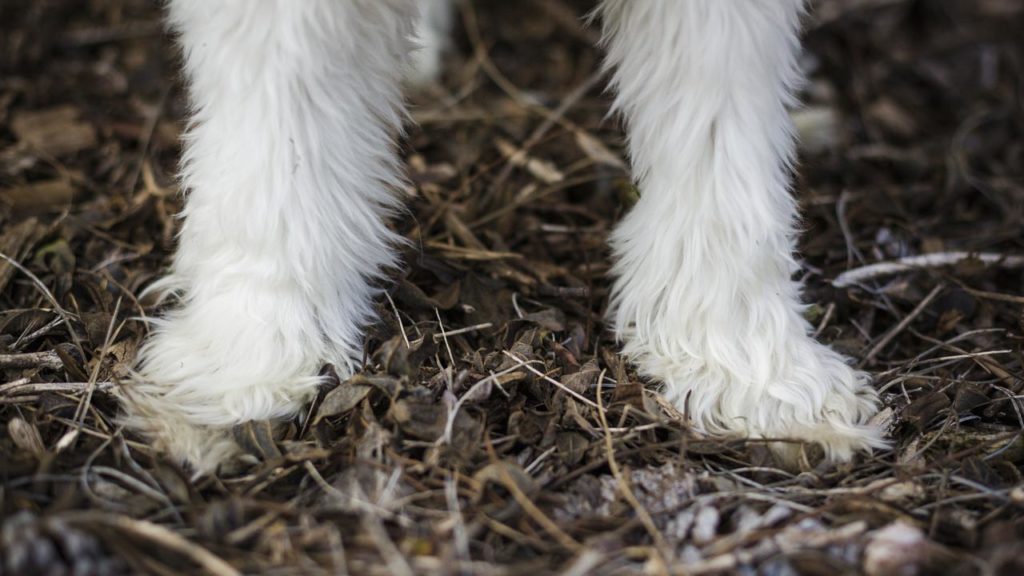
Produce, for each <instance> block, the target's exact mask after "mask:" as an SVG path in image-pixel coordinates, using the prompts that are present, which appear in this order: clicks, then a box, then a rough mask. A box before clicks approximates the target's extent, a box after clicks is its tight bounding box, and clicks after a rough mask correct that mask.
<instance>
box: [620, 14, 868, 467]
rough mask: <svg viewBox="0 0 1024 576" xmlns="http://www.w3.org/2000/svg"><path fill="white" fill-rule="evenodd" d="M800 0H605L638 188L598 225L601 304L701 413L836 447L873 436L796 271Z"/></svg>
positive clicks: (783, 448) (650, 368)
mask: <svg viewBox="0 0 1024 576" xmlns="http://www.w3.org/2000/svg"><path fill="white" fill-rule="evenodd" d="M802 4H803V2H802V1H801V0H736V1H723V0H679V1H660V0H605V1H604V3H603V5H602V12H603V13H602V16H603V20H604V25H605V38H606V43H607V48H608V61H609V63H610V64H611V65H612V66H614V69H615V72H614V85H615V87H616V88H617V89H618V98H617V108H618V109H619V110H620V111H621V112H622V113H623V114H624V116H625V118H626V122H627V127H628V136H629V147H630V154H631V157H632V163H633V171H634V175H635V177H636V178H637V180H638V182H639V187H640V193H641V197H640V200H639V202H638V203H637V205H636V206H635V207H634V208H633V209H632V211H631V212H630V213H629V214H628V215H627V216H626V217H625V218H624V219H623V221H622V222H621V223H620V224H619V226H618V228H617V229H616V230H615V232H614V234H613V237H612V248H613V251H614V253H615V257H616V263H615V268H614V272H615V275H616V281H615V284H614V289H613V296H612V313H611V317H612V320H613V321H614V324H615V329H616V331H617V335H618V336H619V337H620V339H621V340H623V341H624V346H625V347H624V351H625V353H626V354H627V355H628V356H629V357H630V358H631V359H633V360H634V361H635V362H636V363H637V365H638V367H639V368H640V369H641V371H642V372H643V373H644V374H645V375H647V376H650V377H652V378H655V379H657V380H660V381H661V382H663V383H664V385H665V391H666V393H667V394H668V396H669V397H671V398H672V399H674V400H675V401H676V402H677V403H678V405H679V406H680V408H683V409H685V410H686V411H687V412H688V413H689V415H690V417H691V418H692V419H693V420H694V422H695V423H696V424H697V425H698V426H699V427H701V428H703V429H704V430H706V431H710V432H726V433H734V434H735V433H738V434H743V435H750V436H755V437H765V438H792V439H797V440H803V441H808V442H815V443H818V444H820V445H821V446H823V447H824V448H825V450H826V452H827V454H828V456H829V457H831V458H832V459H847V458H849V457H850V456H851V454H852V453H853V452H854V451H855V450H860V449H869V448H872V447H879V446H882V445H883V443H882V441H881V440H880V435H879V432H878V431H877V430H875V429H872V428H870V427H868V426H866V425H864V422H865V420H866V418H868V417H869V416H870V415H871V414H873V413H874V412H875V410H876V395H875V393H874V391H873V389H872V388H871V387H870V384H869V381H868V378H867V376H866V375H865V374H863V373H861V372H858V371H856V370H854V369H852V368H851V367H850V366H849V365H848V364H847V361H846V359H845V358H843V357H842V356H840V355H839V354H837V353H836V352H834V351H833V350H831V349H830V348H828V347H826V346H824V345H822V344H819V343H818V342H816V341H814V340H813V339H812V337H811V336H810V335H809V325H808V323H807V321H806V320H805V319H804V317H803V315H802V312H803V310H804V306H803V304H802V303H801V300H800V286H799V284H798V283H797V282H795V281H794V280H793V279H792V276H793V273H794V272H795V271H796V270H797V265H796V263H795V261H794V258H793V252H794V241H793V239H794V236H795V226H794V220H795V218H796V214H797V208H796V203H795V201H794V199H793V198H792V196H791V195H790V191H789V178H790V168H791V166H792V164H793V161H794V138H793V133H792V127H791V125H790V121H789V116H788V113H787V108H788V107H789V106H790V105H791V104H792V103H793V96H792V92H793V89H794V86H796V85H797V84H798V83H799V81H800V74H799V70H798V64H797V57H798V54H799V49H800V45H799V39H798V32H799V20H800V16H801V13H802V8H803V6H802ZM775 447H776V448H777V449H778V450H779V451H780V452H782V453H783V454H784V455H786V456H793V455H794V454H795V451H794V450H793V449H792V447H793V445H792V444H784V443H778V444H775Z"/></svg>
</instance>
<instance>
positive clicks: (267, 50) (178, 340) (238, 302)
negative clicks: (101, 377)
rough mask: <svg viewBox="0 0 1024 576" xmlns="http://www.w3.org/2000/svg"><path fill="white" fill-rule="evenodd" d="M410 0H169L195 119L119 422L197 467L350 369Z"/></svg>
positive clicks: (366, 296) (374, 268)
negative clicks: (173, 225)
mask: <svg viewBox="0 0 1024 576" xmlns="http://www.w3.org/2000/svg"><path fill="white" fill-rule="evenodd" d="M414 15H415V5H414V2H413V0H346V1H338V0H301V1H298V0H260V1H259V2H253V1H251V0H218V1H215V2H211V1H209V0H171V1H170V2H169V20H170V22H171V24H172V26H173V27H174V29H175V30H176V32H177V33H178V35H179V42H180V43H181V45H182V47H183V49H184V54H185V71H186V74H187V77H188V80H189V94H190V97H191V104H192V107H193V112H194V115H193V118H192V123H191V126H190V129H189V133H188V136H187V137H186V139H185V156H184V162H183V177H182V180H183V184H184V188H185V189H186V191H187V200H186V204H185V210H184V224H183V226H182V230H181V236H180V246H179V248H178V252H177V254H176V256H175V259H174V264H173V271H172V273H171V275H170V276H169V277H168V278H166V279H165V280H163V281H162V282H161V283H160V284H159V286H158V289H160V290H162V291H166V292H168V293H171V294H172V295H174V296H175V297H176V298H177V299H178V300H179V305H178V307H177V308H176V309H174V310H172V311H171V312H169V313H168V314H167V315H166V316H165V317H164V318H163V319H161V320H159V321H158V322H157V323H156V325H155V330H154V333H153V335H152V336H151V337H150V339H149V341H148V342H147V343H146V344H145V345H144V347H143V349H142V350H141V353H140V361H139V365H138V375H137V378H136V379H135V381H134V382H133V383H132V384H133V385H132V386H131V387H130V388H128V390H127V396H128V398H127V400H128V402H127V403H126V407H127V410H128V416H127V418H126V421H127V422H128V424H129V425H130V426H132V427H134V428H136V429H138V430H140V431H142V432H143V433H144V434H146V435H147V436H148V437H150V438H152V439H153V441H154V442H155V443H156V444H157V445H158V447H160V448H162V449H164V450H166V451H169V452H170V453H171V454H172V455H173V456H175V457H177V458H179V459H181V460H184V461H187V462H190V463H191V464H192V465H193V466H195V467H196V468H197V469H199V470H208V469H210V468H212V467H214V466H216V465H217V464H218V463H219V462H221V461H223V460H224V459H225V458H227V457H228V456H229V455H230V454H231V453H232V452H233V451H234V449H235V447H234V444H233V443H232V441H231V440H230V435H229V433H228V429H229V428H230V427H231V426H232V425H234V424H237V423H240V422H245V421H247V420H253V419H264V418H277V417H284V416H288V415H290V414H292V413H293V412H294V411H295V410H297V409H298V408H299V407H300V406H301V404H302V403H303V401H305V400H307V399H308V398H309V396H310V395H311V394H312V393H313V392H314V391H315V389H316V386H317V384H318V378H317V373H318V370H319V369H320V367H321V365H322V364H323V363H325V362H331V363H334V364H335V366H337V367H338V370H339V371H340V372H342V373H343V375H344V374H345V373H347V372H349V371H350V370H351V369H352V367H353V366H354V365H355V364H356V363H357V362H358V360H359V357H360V353H361V350H362V341H361V340H362V335H361V329H362V327H363V325H364V323H365V322H366V321H367V320H368V319H369V318H370V317H371V313H372V309H371V300H372V297H373V295H374V292H375V290H374V287H373V286H374V282H375V280H376V279H377V278H378V277H379V276H380V274H381V269H382V268H384V267H387V266H389V265H391V264H393V263H394V253H393V250H392V244H393V243H394V242H395V240H396V238H395V236H394V234H393V233H392V232H390V231H389V230H388V228H387V227H386V225H385V218H386V216H387V215H388V214H389V212H390V211H392V210H393V209H394V208H395V207H396V205H397V203H398V199H397V198H396V197H395V196H394V194H393V192H392V190H393V189H394V186H395V185H396V184H398V181H399V176H398V174H399V169H398V158H397V156H396V154H395V153H394V147H393V142H392V139H393V136H394V134H395V133H396V132H397V131H398V130H399V127H400V124H401V121H402V119H403V112H402V101H401V93H400V82H401V71H402V68H403V65H404V60H405V56H406V53H407V50H408V39H409V37H410V35H411V27H412V18H413V16H414Z"/></svg>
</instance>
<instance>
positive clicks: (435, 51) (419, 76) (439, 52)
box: [406, 0, 452, 85]
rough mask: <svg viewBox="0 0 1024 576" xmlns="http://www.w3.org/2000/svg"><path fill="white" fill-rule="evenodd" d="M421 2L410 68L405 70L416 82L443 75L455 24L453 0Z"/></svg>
mask: <svg viewBox="0 0 1024 576" xmlns="http://www.w3.org/2000/svg"><path fill="white" fill-rule="evenodd" d="M419 4H420V15H419V19H418V20H417V21H416V29H415V33H414V35H413V39H414V42H415V47H414V48H413V51H412V55H411V56H412V57H411V60H412V63H411V69H410V70H409V72H408V73H407V74H406V79H407V80H408V81H409V82H411V83H412V84H414V85H424V84H429V83H430V82H434V81H436V80H437V79H438V78H439V77H440V76H441V69H442V67H443V65H444V62H443V58H444V54H445V52H446V51H447V50H448V47H449V43H450V39H449V38H450V32H451V27H452V0H419Z"/></svg>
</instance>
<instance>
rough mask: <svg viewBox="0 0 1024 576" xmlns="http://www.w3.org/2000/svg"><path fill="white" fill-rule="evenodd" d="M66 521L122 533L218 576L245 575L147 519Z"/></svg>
mask: <svg viewBox="0 0 1024 576" xmlns="http://www.w3.org/2000/svg"><path fill="white" fill-rule="evenodd" d="M65 518H66V519H67V520H69V521H71V522H72V523H75V524H99V525H103V526H107V527H109V528H113V529H115V530H119V531H121V532H124V533H126V534H130V535H132V536H135V537H137V538H139V539H141V540H145V541H147V542H149V543H151V544H156V545H158V546H162V547H164V548H166V549H168V550H171V551H174V552H177V553H178V554H181V555H183V556H187V557H188V558H189V559H190V560H192V561H193V562H195V563H196V564H198V565H199V566H201V567H202V568H203V569H204V570H206V571H207V572H209V573H210V574H214V575H215V576H241V574H242V573H241V572H239V571H238V570H235V568H234V567H232V566H231V565H230V564H228V563H227V562H225V561H224V560H223V559H221V558H220V557H218V556H216V555H214V554H213V553H212V552H210V551H209V550H207V549H205V548H203V547H201V546H198V545H196V544H193V543H192V542H189V541H188V540H186V539H184V538H182V537H181V536H179V535H178V534H176V533H174V532H172V531H170V530H168V529H167V528H164V527H163V526H160V525H159V524H153V523H152V522H147V521H145V520H134V519H132V518H128V517H127V516H115V515H112V514H104V513H99V512H82V513H71V514H68V515H66V516H65Z"/></svg>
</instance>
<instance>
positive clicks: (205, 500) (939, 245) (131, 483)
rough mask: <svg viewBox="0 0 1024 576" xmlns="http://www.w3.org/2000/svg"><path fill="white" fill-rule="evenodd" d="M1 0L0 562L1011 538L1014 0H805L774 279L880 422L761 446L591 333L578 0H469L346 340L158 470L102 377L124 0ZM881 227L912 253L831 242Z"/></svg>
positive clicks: (1021, 87)
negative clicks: (673, 397) (868, 442)
mask: <svg viewBox="0 0 1024 576" xmlns="http://www.w3.org/2000/svg"><path fill="white" fill-rule="evenodd" d="M3 4H4V5H3V6H2V7H0V422H2V424H3V426H2V427H0V482H2V485H0V518H2V520H0V574H7V575H11V576H14V575H27V574H82V575H85V574H104V575H106V574H129V573H153V574H179V573H185V572H186V571H190V572H194V573H210V574H218V575H227V574H235V573H246V574H250V573H252V574H297V573H302V574H306V573H309V574H317V573H324V574H344V573H348V574H360V575H361V574H398V575H401V574H482V575H486V574H496V575H497V574H545V573H561V574H574V575H584V574H629V573H650V574H669V573H671V574H717V573H738V574H771V575H789V574H828V575H836V574H860V573H866V574H872V575H886V574H933V573H951V574H965V575H966V574H1021V573H1024V476H1022V470H1024V437H1022V429H1024V402H1022V395H1021V394H1022V388H1024V380H1022V378H1024V368H1022V361H1024V355H1022V343H1024V291H1022V288H1021V287H1022V286H1024V273H1022V270H1021V267H1022V264H1024V262H1022V261H1021V259H1020V258H1019V255H1020V254H1022V253H1024V241H1022V240H1024V237H1022V216H1024V106H1022V103H1024V50H1022V43H1024V35H1022V34H1021V33H1020V31H1021V30H1024V2H1021V1H1019V0H821V1H820V2H818V3H817V4H818V9H817V11H816V12H815V15H814V16H813V17H811V18H810V19H809V21H808V31H807V46H808V54H807V56H806V58H805V61H804V65H805V67H806V68H807V69H808V71H809V73H810V78H811V80H810V82H809V83H808V85H807V87H806V89H805V91H804V95H803V99H804V101H805V102H806V106H805V107H804V109H803V110H802V111H800V112H798V113H797V123H798V126H799V127H800V131H801V133H802V134H803V135H804V146H803V151H802V158H801V168H800V176H799V178H798V181H797V184H796V193H797V194H798V195H799V197H800V200H801V206H802V210H803V228H804V234H803V238H802V258H803V260H801V263H802V267H803V271H802V274H803V276H804V278H805V280H806V282H807V285H808V288H807V292H806V298H807V301H808V303H809V304H810V306H809V308H808V310H807V314H808V316H809V318H810V319H811V320H812V322H813V324H814V325H815V326H817V333H818V335H819V337H820V338H821V339H822V340H824V341H827V342H829V343H831V344H832V345H833V346H834V347H835V348H837V349H839V350H842V351H843V352H845V353H847V354H849V355H851V356H852V357H853V358H855V359H856V361H857V362H858V363H859V365H860V366H861V367H863V368H864V369H867V370H869V371H870V372H872V373H873V374H874V375H875V384H876V386H877V387H878V389H879V390H880V391H881V395H882V398H883V401H884V405H885V407H886V408H885V410H884V411H883V413H882V414H881V415H880V416H879V418H878V420H877V421H878V423H879V424H880V425H882V426H885V427H886V429H887V430H888V433H889V436H890V437H891V439H892V449H891V450H885V451H880V452H876V453H875V454H873V455H866V456H862V457H860V458H859V459H858V460H857V461H855V462H854V463H852V464H848V465H842V466H839V467H830V466H827V465H823V464H821V463H819V462H818V461H817V459H816V457H815V454H814V452H813V450H812V451H808V453H807V458H806V459H805V461H804V462H803V464H802V466H801V468H800V469H799V470H787V469H782V468H780V467H778V466H777V465H776V464H775V463H774V462H773V460H772V459H771V456H770V455H769V453H768V452H767V451H766V450H765V448H764V446H763V445H762V444H761V443H758V442H743V441H738V440H722V439H716V438H706V437H702V436H700V435H698V434H695V433H694V432H692V431H690V430H689V429H688V427H687V425H686V418H685V415H684V414H680V413H679V412H678V411H676V410H674V409H673V408H672V407H671V406H670V405H668V404H667V403H666V402H664V401H663V400H662V399H661V398H660V396H659V395H658V393H657V390H656V388H655V387H653V386H650V385H645V383H644V382H643V381H642V379H640V378H638V377H637V375H636V374H635V373H634V372H633V371H632V369H631V367H630V366H628V365H626V364H625V363H624V362H623V361H622V360H621V359H620V358H619V357H618V356H617V355H616V349H617V347H616V344H615V342H614V341H613V340H612V339H611V338H610V337H609V334H608V333H607V331H606V330H605V325H604V324H603V320H602V318H603V316H602V314H603V308H604V306H605V304H606V299H607V298H606V297H607V294H608V280H607V271H608V255H607V250H606V248H605V238H606V237H607V235H608V232H609V230H610V229H611V227H612V226H613V224H614V222H615V221H616V220H617V219H618V218H619V216H620V215H621V214H622V213H623V211H624V210H626V209H628V207H629V205H630V204H631V203H632V202H633V201H635V199H636V197H637V193H638V192H637V191H636V190H635V188H634V187H633V186H632V185H631V184H630V180H629V175H628V172H627V171H626V170H625V164H624V162H623V159H624V157H625V153H624V142H623V137H622V133H621V128H620V125H619V123H618V122H617V121H616V119H614V118H609V117H608V116H607V110H608V105H609V98H608V95H607V94H606V93H605V92H604V91H603V90H602V88H603V86H604V80H603V78H601V77H600V76H599V75H598V74H597V72H596V71H597V70H598V67H599V63H600V58H601V56H600V53H599V51H598V50H597V49H595V48H593V46H592V42H593V40H594V39H595V37H596V35H597V31H596V29H595V28H593V27H587V26H586V25H585V24H584V23H583V22H582V21H581V19H580V17H581V16H582V15H583V14H585V13H586V11H587V10H588V9H589V7H590V6H591V4H590V3H589V2H587V1H583V0H580V1H576V0H532V1H528V2H500V1H498V0H486V1H485V0H474V1H472V2H470V3H468V4H467V5H466V7H465V8H464V9H463V10H462V12H461V18H460V22H459V25H458V26H457V27H456V28H457V30H456V38H455V44H456V48H457V50H456V54H455V55H454V56H453V57H452V59H451V62H450V64H449V66H448V68H447V70H446V72H445V77H444V81H443V83H442V84H441V86H439V87H436V88H434V89H432V90H428V91H426V93H424V94H418V95H415V96H413V106H412V109H411V115H412V117H413V119H415V120H416V121H417V122H418V125H417V126H415V127H410V128H409V130H408V132H407V133H406V134H405V135H404V136H403V138H402V150H403V154H404V156H405V158H406V159H407V163H408V166H409V185H408V190H407V192H408V195H409V201H408V212H407V213H405V214H402V215H400V216H399V217H398V218H397V219H396V221H395V223H394V226H395V227H396V229H398V230H399V231H401V233H402V234H403V235H405V236H406V237H407V238H409V240H410V242H409V244H408V246H407V247H405V248H404V254H403V257H404V262H405V266H404V267H403V269H402V270H401V271H396V272H395V273H394V275H393V281H392V282H391V284H390V285H389V286H388V291H387V298H384V299H382V301H381V302H380V303H379V307H380V310H379V311H380V318H381V321H380V322H379V324H378V325H376V326H374V327H373V328H372V329H371V330H370V331H369V334H368V336H367V341H366V348H365V366H364V370H363V372H361V373H360V374H358V375H357V376H355V377H354V378H352V379H350V380H349V381H346V382H339V381H338V379H337V377H336V376H334V375H333V372H331V370H330V368H329V367H327V368H325V375H326V376H327V378H326V380H327V384H326V385H325V386H324V388H323V390H322V392H321V394H320V396H319V397H318V398H317V400H316V401H315V402H314V403H313V404H312V405H311V406H310V407H309V408H308V410H307V411H306V412H304V413H303V414H301V415H300V416H298V417H296V418H295V419H294V420H293V421H291V422H285V423H278V424H272V423H267V422H257V423H250V424H247V425H245V426H240V427H239V428H238V429H236V431H235V433H236V437H237V438H238V440H239V442H240V443H241V444H242V445H243V446H244V448H245V451H246V457H245V458H244V460H243V461H242V462H241V463H240V464H238V465H237V466H235V467H233V468H231V469H225V470H222V471H221V472H220V473H219V474H216V475H211V476H207V477H203V478H200V479H198V480H194V481H193V480H192V479H191V478H190V476H189V473H188V472H187V471H186V470H182V469H181V468H180V467H178V466H176V465H175V464H174V463H172V462H168V461H166V460H164V459H162V458H161V456H160V454H157V453H154V452H153V451H152V450H150V449H149V447H148V446H147V445H146V444H145V443H144V442H143V441H141V440H140V439H139V438H138V437H135V436H133V435H132V434H130V433H126V432H125V431H123V430H122V429H120V428H119V427H118V426H117V424H116V420H115V418H116V415H117V410H118V407H117V402H116V400H115V398H114V396H113V392H114V391H116V389H117V387H118V386H119V383H120V382H121V380H123V379H124V377H125V375H126V374H127V373H128V371H129V369H130V367H131V364H132V360H133V358H134V356H135V353H136V350H137V348H138V346H139V343H140V341H141V340H142V339H143V337H144V336H145V334H146V331H147V328H146V323H145V322H144V321H142V319H144V318H146V317H152V316H155V315H157V314H158V313H159V309H158V307H157V306H156V305H155V304H154V303H153V302H150V301H148V300H146V299H141V300H140V298H139V296H138V295H139V294H140V293H141V291H142V289H143V288H145V286H147V285H148V284H149V283H151V282H152V281H153V280H154V279H156V278H158V277H159V275H160V274H161V272H162V271H163V270H165V269H166V266H167V264H168V261H169V255H170V254H171V251H172V249H173V246H174V233H175V230H176V228H177V225H178V221H177V220H176V219H175V216H174V215H175V213H176V212H177V211H178V209H179V208H180V198H179V196H178V187H177V183H176V181H175V179H174V174H175V167H176V162H177V158H178V155H179V152H180V148H179V144H178V142H179V136H180V134H181V132H182V126H183V123H182V119H183V118H184V117H185V112H186V110H185V105H184V102H183V98H182V86H181V84H180V79H179V77H178V73H177V56H176V54H175V52H174V50H173V48H172V46H171V44H170V42H169V39H168V38H167V37H166V36H165V34H164V32H163V29H162V27H161V25H160V21H159V5H158V3H156V2H151V1H147V0H93V1H90V2H79V1H76V0H47V1H40V0H4V3H3ZM508 22H514V23H515V25H514V26H510V25H508ZM900 259H910V261H911V262H915V261H917V262H918V263H920V261H921V260H922V259H924V260H926V261H927V262H928V263H929V265H928V266H924V267H920V266H918V267H909V268H908V267H905V266H896V267H889V268H888V269H886V268H883V269H881V270H879V269H878V268H866V267H867V266H871V265H874V264H878V263H885V262H890V263H891V262H899V261H900ZM915 259H916V260H915ZM851 270H855V271H857V272H856V274H855V278H854V279H853V280H852V281H850V282H842V281H840V282H835V280H836V279H837V278H844V279H845V278H849V276H842V277H840V275H841V274H843V273H848V272H849V271H851ZM837 284H838V285H839V286H838V287H837Z"/></svg>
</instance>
